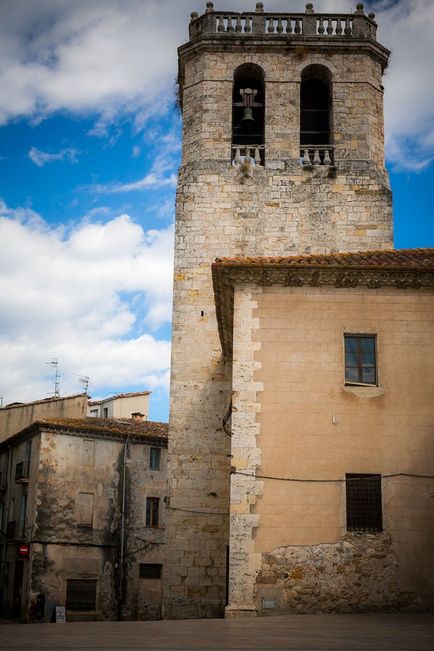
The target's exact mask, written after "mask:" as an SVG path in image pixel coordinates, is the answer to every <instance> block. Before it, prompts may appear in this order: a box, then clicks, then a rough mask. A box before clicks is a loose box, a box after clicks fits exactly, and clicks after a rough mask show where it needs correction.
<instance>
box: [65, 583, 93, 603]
mask: <svg viewBox="0 0 434 651" xmlns="http://www.w3.org/2000/svg"><path fill="white" fill-rule="evenodd" d="M96 584H97V582H96V580H89V579H70V580H69V581H67V583H66V608H67V609H68V610H95V609H96Z"/></svg>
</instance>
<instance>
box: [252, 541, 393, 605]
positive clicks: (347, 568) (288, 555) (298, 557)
mask: <svg viewBox="0 0 434 651" xmlns="http://www.w3.org/2000/svg"><path fill="white" fill-rule="evenodd" d="M256 586H257V587H256V603H257V608H258V613H260V614H263V615H264V614H270V615H272V614H276V610H274V609H270V610H268V609H264V608H263V599H270V600H272V599H276V606H277V610H278V611H285V612H289V613H316V612H326V613H351V612H361V611H362V612H363V611H366V612H368V611H381V610H384V611H393V610H398V609H399V608H400V603H399V583H398V561H397V558H396V556H395V553H394V550H393V546H392V540H391V537H390V536H389V535H387V534H367V533H361V534H347V535H346V536H344V537H343V538H342V540H340V541H339V542H337V543H334V544H321V545H302V546H289V547H279V548H277V549H275V550H273V551H272V552H270V553H269V554H263V557H262V567H261V571H260V573H259V575H258V577H257V582H256Z"/></svg>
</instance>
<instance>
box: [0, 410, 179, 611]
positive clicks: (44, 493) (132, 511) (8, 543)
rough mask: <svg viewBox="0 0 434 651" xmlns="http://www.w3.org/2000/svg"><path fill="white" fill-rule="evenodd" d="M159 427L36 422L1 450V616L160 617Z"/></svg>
mask: <svg viewBox="0 0 434 651" xmlns="http://www.w3.org/2000/svg"><path fill="white" fill-rule="evenodd" d="M166 448H167V425H166V424H164V423H156V422H145V421H142V420H133V419H130V420H127V419H125V420H120V419H118V420H115V419H100V418H81V419H80V418H50V419H43V420H41V419H40V420H37V421H36V422H34V423H33V424H31V425H30V426H28V427H26V428H25V429H23V430H22V431H20V432H18V433H17V434H15V435H14V436H12V437H10V438H9V439H8V440H7V441H4V442H3V443H1V444H0V529H1V532H2V538H1V541H0V542H1V557H0V562H1V566H0V586H1V590H2V610H3V614H4V615H6V616H12V617H16V618H21V619H22V620H24V621H28V620H29V619H30V620H35V619H36V620H41V621H50V620H51V619H52V617H53V612H54V608H55V606H56V605H58V606H66V614H67V619H68V620H72V619H106V620H111V619H116V618H122V619H155V618H160V617H161V598H162V579H161V576H162V564H163V552H162V549H163V543H164V526H165V502H164V498H165V495H166V483H167V480H166V471H167V470H166V451H167V450H166Z"/></svg>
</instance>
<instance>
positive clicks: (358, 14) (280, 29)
mask: <svg viewBox="0 0 434 651" xmlns="http://www.w3.org/2000/svg"><path fill="white" fill-rule="evenodd" d="M224 34H225V35H231V36H235V37H236V36H241V37H248V38H250V37H256V36H261V37H267V38H274V39H275V38H276V37H279V36H281V37H286V36H287V35H289V36H291V37H294V38H299V39H303V38H307V37H320V38H322V39H327V40H328V39H330V37H334V38H341V37H343V38H344V39H346V40H348V38H352V39H360V38H363V39H372V40H375V39H376V36H377V23H376V22H375V14H373V13H370V14H368V15H367V16H366V15H365V13H364V7H363V4H362V3H361V2H359V3H358V4H357V7H356V11H355V12H354V14H335V13H324V14H315V12H314V9H313V5H312V3H308V4H307V5H306V11H305V13H294V12H291V13H286V12H266V13H265V12H264V5H263V3H262V2H257V3H256V8H255V11H254V12H248V11H243V12H235V11H215V10H214V4H213V3H212V2H207V9H206V12H205V13H204V14H203V15H202V16H199V14H198V13H197V12H195V11H194V12H193V13H192V14H191V21H190V27H189V36H190V40H193V39H196V38H199V37H201V36H213V35H218V36H222V35H224ZM380 48H381V46H380ZM381 49H383V48H381Z"/></svg>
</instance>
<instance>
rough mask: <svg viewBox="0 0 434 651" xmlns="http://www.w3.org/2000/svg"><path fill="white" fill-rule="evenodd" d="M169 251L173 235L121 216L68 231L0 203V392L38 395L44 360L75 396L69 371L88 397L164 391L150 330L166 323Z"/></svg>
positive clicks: (163, 351) (157, 344) (162, 362)
mask: <svg viewBox="0 0 434 651" xmlns="http://www.w3.org/2000/svg"><path fill="white" fill-rule="evenodd" d="M172 247H173V233H172V229H166V230H150V231H147V232H145V231H144V230H143V229H142V227H141V226H139V225H138V224H135V223H134V222H133V221H132V220H131V219H130V218H129V217H128V215H121V216H119V217H117V218H115V219H112V220H110V221H108V222H107V223H105V224H103V223H88V222H86V221H83V222H80V223H79V224H77V225H76V226H75V227H74V228H73V230H72V231H70V232H67V231H66V230H65V229H64V228H56V229H52V228H50V227H49V226H48V225H47V224H46V223H45V222H44V221H43V220H42V219H41V217H39V216H38V215H36V214H35V213H34V212H32V211H28V210H19V211H14V210H12V209H9V208H7V206H5V205H4V203H1V204H0V297H1V298H0V332H1V336H0V355H1V359H2V382H1V385H0V395H3V396H4V397H5V400H7V401H8V402H9V401H11V400H15V399H18V400H26V399H34V398H35V397H36V398H37V397H43V396H44V395H46V394H47V391H49V383H48V385H47V379H44V375H47V374H48V371H47V368H46V367H45V362H46V361H48V360H50V359H51V358H52V357H57V358H58V359H59V361H60V366H61V370H62V371H63V373H64V378H65V379H64V380H62V382H63V383H62V390H63V391H68V390H69V391H73V392H74V391H77V390H79V385H78V384H77V378H76V377H75V376H72V375H69V374H70V373H72V372H79V373H83V374H84V375H89V376H90V378H91V383H92V387H93V389H92V390H93V391H98V390H101V388H102V387H107V386H108V387H110V388H111V390H115V389H116V388H121V387H124V386H142V387H145V388H148V387H149V386H153V387H158V386H164V387H165V386H166V385H167V377H168V375H167V374H168V368H169V354H170V344H169V342H168V341H165V340H161V339H160V340H159V339H157V338H155V336H154V335H153V334H152V329H151V328H156V327H159V326H160V325H162V324H164V323H166V322H169V321H170V317H171V305H172V303H171V291H172V264H173V263H172ZM143 306H146V311H144V310H143ZM44 387H45V388H44Z"/></svg>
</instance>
